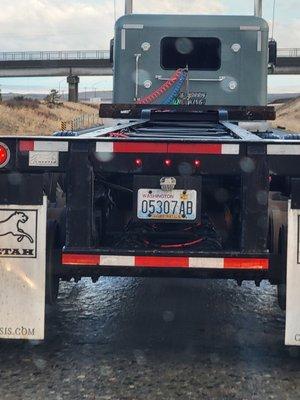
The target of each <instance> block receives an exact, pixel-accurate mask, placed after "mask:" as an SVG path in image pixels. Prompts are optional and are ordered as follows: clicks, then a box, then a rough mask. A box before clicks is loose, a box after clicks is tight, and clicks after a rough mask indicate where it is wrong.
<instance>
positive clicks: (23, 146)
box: [19, 140, 34, 151]
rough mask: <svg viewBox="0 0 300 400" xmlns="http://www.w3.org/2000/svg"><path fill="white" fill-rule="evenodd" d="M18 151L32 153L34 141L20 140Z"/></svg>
mask: <svg viewBox="0 0 300 400" xmlns="http://www.w3.org/2000/svg"><path fill="white" fill-rule="evenodd" d="M19 150H20V151H33V150H34V140H20V142H19Z"/></svg>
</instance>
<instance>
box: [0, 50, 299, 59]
mask: <svg viewBox="0 0 300 400" xmlns="http://www.w3.org/2000/svg"><path fill="white" fill-rule="evenodd" d="M109 56H110V54H109V50H71V51H18V52H0V62H1V61H49V60H56V61H60V60H108V59H109ZM278 57H300V48H279V49H278Z"/></svg>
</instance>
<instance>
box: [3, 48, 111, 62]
mask: <svg viewBox="0 0 300 400" xmlns="http://www.w3.org/2000/svg"><path fill="white" fill-rule="evenodd" d="M108 59H109V50H72V51H18V52H0V61H49V60H55V61H60V60H108Z"/></svg>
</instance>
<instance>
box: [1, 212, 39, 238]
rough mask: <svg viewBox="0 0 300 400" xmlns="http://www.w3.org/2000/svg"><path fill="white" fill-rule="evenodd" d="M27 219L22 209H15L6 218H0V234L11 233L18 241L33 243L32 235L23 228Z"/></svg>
mask: <svg viewBox="0 0 300 400" xmlns="http://www.w3.org/2000/svg"><path fill="white" fill-rule="evenodd" d="M28 219H29V217H28V215H27V214H25V213H24V212H23V211H15V212H14V213H12V214H11V215H10V216H9V217H8V218H6V219H4V220H2V221H1V220H0V236H7V235H11V236H15V237H16V238H17V241H18V242H19V243H21V242H23V241H25V240H28V241H29V242H30V243H33V242H34V240H33V238H32V236H31V235H29V233H27V232H25V230H24V229H23V226H24V225H25V224H26V222H27V221H28Z"/></svg>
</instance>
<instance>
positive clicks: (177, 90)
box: [162, 70, 187, 104]
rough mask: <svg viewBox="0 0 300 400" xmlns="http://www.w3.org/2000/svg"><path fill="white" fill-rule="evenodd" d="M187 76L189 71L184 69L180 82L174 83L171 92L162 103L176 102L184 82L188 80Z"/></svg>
mask: <svg viewBox="0 0 300 400" xmlns="http://www.w3.org/2000/svg"><path fill="white" fill-rule="evenodd" d="M186 77H187V72H186V70H183V71H182V72H181V75H180V78H179V80H178V82H177V83H176V84H175V85H174V87H173V89H172V91H171V93H170V94H169V95H168V96H167V97H166V98H165V99H164V100H163V102H162V104H174V101H175V100H176V99H177V97H178V95H179V93H180V90H181V88H182V86H183V84H184V82H185V81H186Z"/></svg>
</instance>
